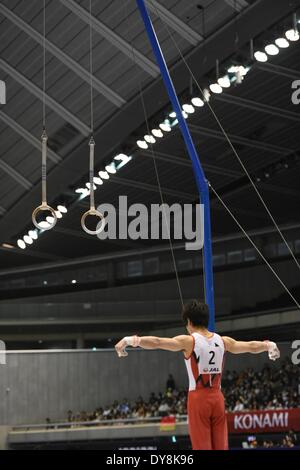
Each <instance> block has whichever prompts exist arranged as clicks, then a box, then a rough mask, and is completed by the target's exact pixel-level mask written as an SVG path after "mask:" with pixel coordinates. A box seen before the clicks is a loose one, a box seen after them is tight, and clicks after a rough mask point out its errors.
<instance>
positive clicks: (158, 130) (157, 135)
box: [151, 129, 164, 139]
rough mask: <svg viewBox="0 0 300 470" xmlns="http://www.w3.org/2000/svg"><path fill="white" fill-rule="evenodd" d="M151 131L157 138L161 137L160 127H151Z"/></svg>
mask: <svg viewBox="0 0 300 470" xmlns="http://www.w3.org/2000/svg"><path fill="white" fill-rule="evenodd" d="M151 132H152V134H153V135H154V137H157V138H158V139H161V138H162V137H163V136H164V134H163V132H162V131H161V130H160V129H152V131H151Z"/></svg>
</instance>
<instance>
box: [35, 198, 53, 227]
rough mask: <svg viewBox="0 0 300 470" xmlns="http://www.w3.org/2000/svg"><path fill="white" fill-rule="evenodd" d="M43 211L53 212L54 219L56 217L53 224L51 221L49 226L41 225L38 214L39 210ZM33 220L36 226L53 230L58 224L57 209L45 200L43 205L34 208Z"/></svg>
mask: <svg viewBox="0 0 300 470" xmlns="http://www.w3.org/2000/svg"><path fill="white" fill-rule="evenodd" d="M42 211H48V212H51V215H52V216H53V219H54V220H53V222H52V223H51V224H50V222H48V224H49V227H41V226H40V225H39V223H38V222H37V220H36V216H37V215H38V213H39V212H42ZM32 222H33V223H34V225H35V226H36V228H38V229H39V230H51V229H52V228H53V227H54V226H55V225H56V222H57V215H56V213H55V210H54V209H53V208H52V207H50V206H48V204H47V203H44V202H43V203H42V205H41V206H39V207H37V208H36V209H34V211H33V213H32Z"/></svg>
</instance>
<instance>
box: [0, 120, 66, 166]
mask: <svg viewBox="0 0 300 470" xmlns="http://www.w3.org/2000/svg"><path fill="white" fill-rule="evenodd" d="M0 119H1V121H3V122H4V123H5V124H7V125H8V126H9V127H10V128H11V129H13V130H14V131H15V132H17V134H19V135H20V136H21V137H23V139H25V140H27V142H29V143H30V144H31V145H32V146H33V147H35V148H36V149H38V150H40V151H41V149H42V144H41V141H40V140H39V139H37V138H36V137H34V136H33V135H32V134H31V133H30V132H29V131H28V130H27V129H25V128H24V127H22V126H20V124H18V123H17V122H16V121H15V120H14V119H12V118H11V117H9V116H8V115H7V114H5V113H4V112H3V111H0ZM47 156H48V157H49V160H51V161H52V162H53V163H59V162H60V161H61V160H62V159H61V157H60V156H59V155H57V153H55V152H54V151H53V150H51V149H50V148H48V152H47Z"/></svg>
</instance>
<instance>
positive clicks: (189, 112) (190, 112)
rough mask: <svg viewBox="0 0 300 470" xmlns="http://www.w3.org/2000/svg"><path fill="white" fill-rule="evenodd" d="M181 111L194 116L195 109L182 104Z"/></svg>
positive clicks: (190, 105)
mask: <svg viewBox="0 0 300 470" xmlns="http://www.w3.org/2000/svg"><path fill="white" fill-rule="evenodd" d="M182 109H183V111H185V112H186V113H187V114H194V112H195V108H194V106H193V105H192V104H184V105H183V106H182Z"/></svg>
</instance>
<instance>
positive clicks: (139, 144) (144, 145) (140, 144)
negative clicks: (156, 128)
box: [137, 140, 148, 150]
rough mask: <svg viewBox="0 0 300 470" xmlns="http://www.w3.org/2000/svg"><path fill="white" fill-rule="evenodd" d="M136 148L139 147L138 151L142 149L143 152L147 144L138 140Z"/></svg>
mask: <svg viewBox="0 0 300 470" xmlns="http://www.w3.org/2000/svg"><path fill="white" fill-rule="evenodd" d="M137 146H138V147H140V149H144V150H147V148H148V144H147V142H145V141H144V140H138V141H137Z"/></svg>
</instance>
